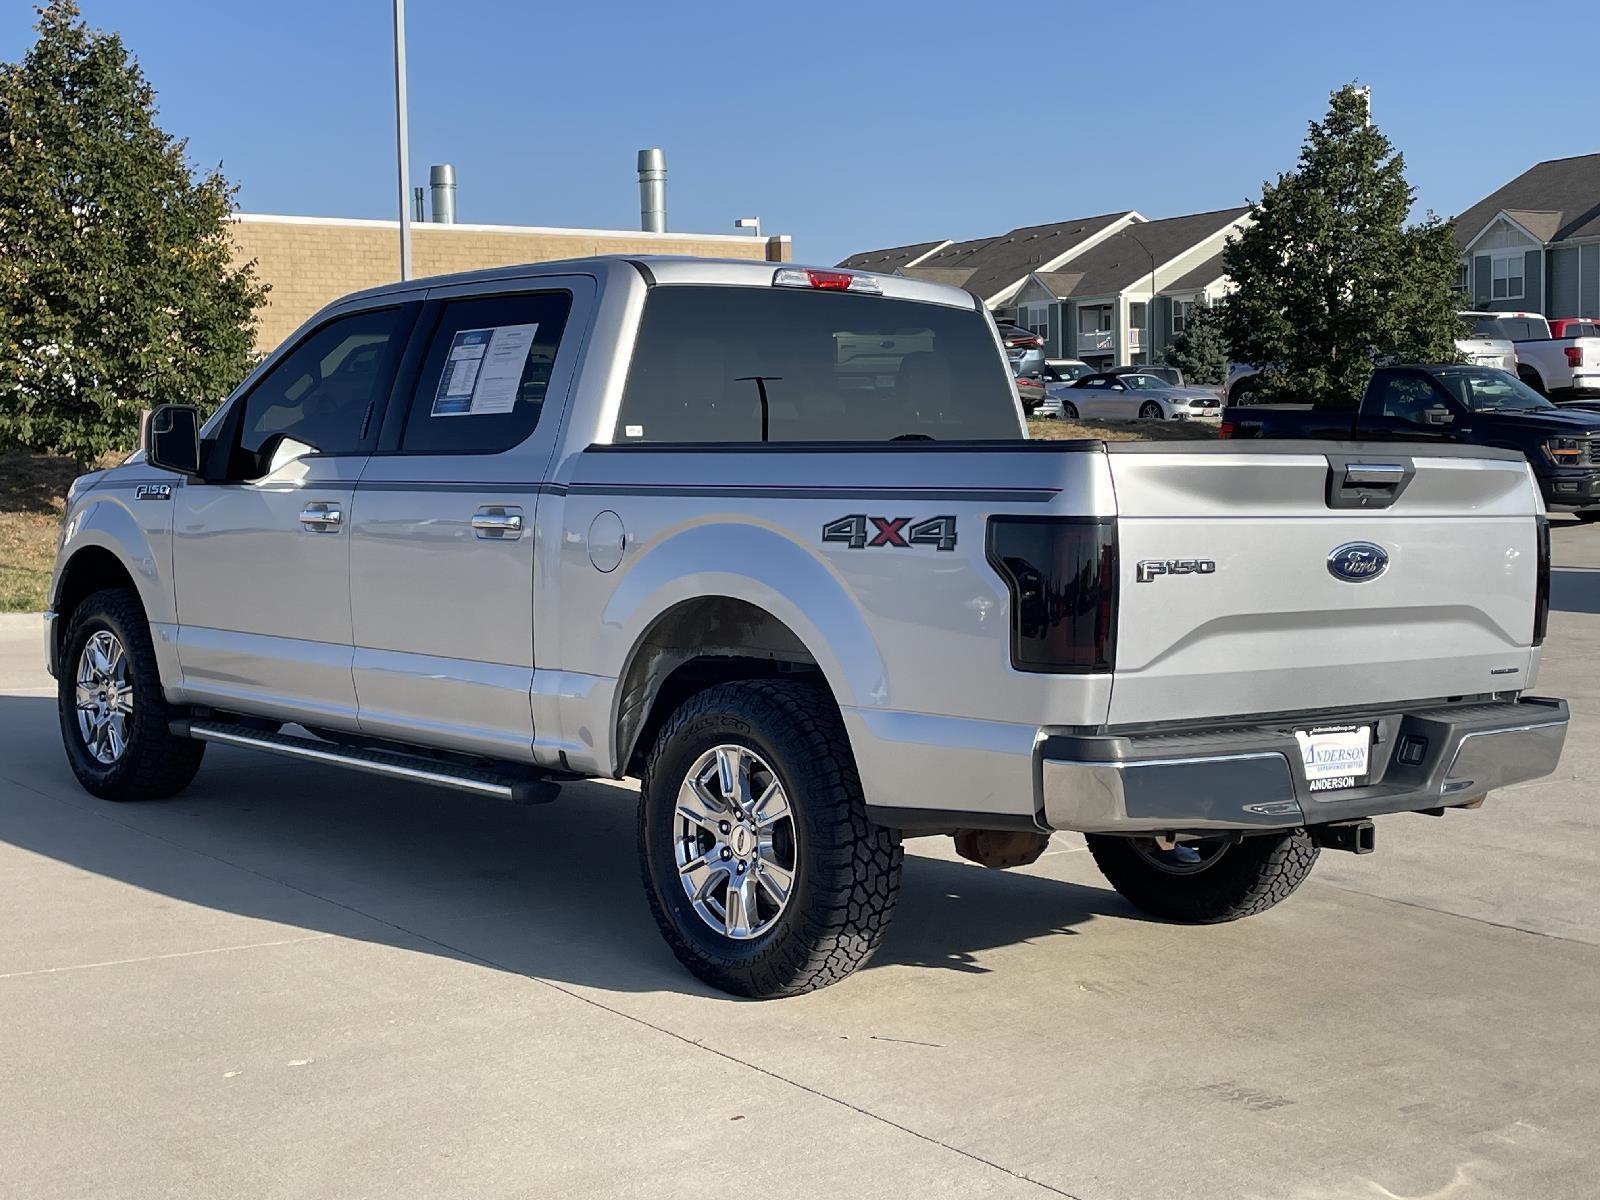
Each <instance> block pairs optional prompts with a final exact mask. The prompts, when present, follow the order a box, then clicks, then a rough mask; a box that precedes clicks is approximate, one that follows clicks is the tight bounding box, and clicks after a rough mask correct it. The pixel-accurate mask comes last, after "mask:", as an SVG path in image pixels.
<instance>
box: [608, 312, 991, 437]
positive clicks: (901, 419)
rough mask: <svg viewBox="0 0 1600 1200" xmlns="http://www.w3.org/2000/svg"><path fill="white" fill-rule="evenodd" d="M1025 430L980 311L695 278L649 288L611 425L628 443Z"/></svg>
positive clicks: (969, 434)
mask: <svg viewBox="0 0 1600 1200" xmlns="http://www.w3.org/2000/svg"><path fill="white" fill-rule="evenodd" d="M1022 436H1023V432H1022V425H1021V421H1020V419H1019V416H1018V409H1017V398H1016V393H1015V392H1014V391H1013V390H1012V383H1011V374H1010V372H1009V371H1008V370H1007V369H1006V362H1005V359H1004V358H1002V357H1001V356H1000V354H999V352H998V351H997V350H996V348H995V344H994V333H993V330H992V327H991V326H990V325H989V324H988V317H987V315H986V314H984V313H982V312H981V311H977V310H975V309H970V308H954V307H951V306H949V305H944V304H928V303H918V302H914V301H910V300H890V299H885V298H883V297H878V296H865V295H856V294H851V293H844V294H841V293H839V292H819V291H812V290H810V289H802V288H782V287H711V286H701V285H692V286H688V285H675V286H661V287H655V288H652V289H651V290H650V295H649V298H648V299H647V300H646V301H645V306H644V314H643V316H642V317H641V318H640V325H639V337H638V341H637V343H636V344H635V347H634V352H633V365H632V366H631V367H630V368H629V371H628V382H627V385H626V387H625V389H624V391H623V395H622V411H621V414H620V415H619V417H618V419H617V427H616V434H615V437H616V441H617V442H619V443H622V444H628V443H641V442H656V443H660V442H874V441H891V440H894V439H907V440H911V439H915V440H923V439H937V440H940V441H944V440H948V439H959V440H993V439H1006V440H1017V439H1020V438H1021V437H1022Z"/></svg>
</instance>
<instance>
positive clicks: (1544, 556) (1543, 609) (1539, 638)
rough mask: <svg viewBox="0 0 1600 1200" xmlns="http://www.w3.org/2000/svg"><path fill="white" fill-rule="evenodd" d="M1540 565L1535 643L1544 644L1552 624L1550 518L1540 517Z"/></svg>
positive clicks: (1534, 615)
mask: <svg viewBox="0 0 1600 1200" xmlns="http://www.w3.org/2000/svg"><path fill="white" fill-rule="evenodd" d="M1538 537H1539V567H1538V577H1537V580H1536V582H1535V583H1534V586H1533V644H1534V645H1535V646H1542V645H1544V634H1545V629H1546V628H1547V627H1548V626H1549V624H1550V519H1549V518H1548V517H1540V518H1539V534H1538Z"/></svg>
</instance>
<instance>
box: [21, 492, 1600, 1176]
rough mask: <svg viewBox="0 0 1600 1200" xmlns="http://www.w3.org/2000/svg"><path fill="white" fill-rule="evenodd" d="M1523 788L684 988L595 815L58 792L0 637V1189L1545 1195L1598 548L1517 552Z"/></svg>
mask: <svg viewBox="0 0 1600 1200" xmlns="http://www.w3.org/2000/svg"><path fill="white" fill-rule="evenodd" d="M1555 541H1556V556H1557V563H1558V566H1559V569H1558V571H1557V575H1556V580H1555V589H1554V595H1555V602H1556V608H1557V611H1556V612H1555V614H1554V616H1553V619H1552V633H1551V638H1550V643H1549V646H1548V648H1547V651H1546V656H1545V673H1544V677H1543V679H1542V680H1541V683H1540V690H1543V691H1546V692H1549V693H1552V694H1556V695H1564V696H1567V697H1569V698H1570V699H1571V700H1572V703H1573V708H1574V725H1573V730H1572V734H1571V737H1570V740H1569V743H1568V751H1567V756H1566V759H1565V761H1564V763H1563V765H1562V768H1561V771H1560V773H1559V775H1558V777H1557V778H1554V779H1552V780H1548V781H1542V782H1539V783H1535V784H1529V785H1525V786H1523V787H1520V788H1516V789H1513V790H1511V791H1509V792H1507V793H1505V794H1502V795H1500V796H1497V797H1495V798H1494V799H1492V800H1491V801H1490V803H1489V804H1488V805H1487V806H1486V807H1485V808H1484V809H1483V810H1482V811H1480V812H1477V813H1452V814H1451V815H1449V816H1447V817H1445V818H1442V819H1431V818H1425V817H1415V816H1397V817H1390V818H1385V819H1383V820H1382V821H1380V822H1379V839H1378V841H1379V852H1378V853H1377V854H1376V855H1373V856H1370V857H1364V858H1355V857H1353V856H1349V855H1333V854H1327V855H1324V856H1323V858H1322V861H1321V863H1320V865H1319V867H1318V869H1317V872H1316V874H1315V875H1314V876H1313V877H1312V879H1311V881H1310V882H1308V883H1307V885H1306V886H1305V887H1304V888H1302V889H1301V891H1300V892H1299V893H1298V894H1297V895H1296V896H1295V897H1293V898H1292V899H1291V900H1290V901H1289V902H1287V903H1286V904H1284V905H1282V906H1280V907H1279V908H1278V909H1275V910H1274V911H1272V912H1270V913H1268V914H1266V915H1264V916H1262V917H1259V918H1255V919H1252V920H1248V921H1244V922H1240V923H1237V924H1234V925H1230V926H1223V927H1218V928H1208V929H1188V928H1179V927H1174V926H1167V925H1162V924H1158V923H1155V922H1152V921H1147V920H1143V919H1140V918H1139V917H1138V916H1136V915H1135V914H1134V913H1133V912H1132V911H1131V910H1130V909H1129V908H1128V907H1127V906H1126V905H1124V904H1123V903H1122V902H1121V900H1120V899H1119V898H1118V897H1117V896H1116V895H1115V894H1114V893H1112V892H1111V891H1109V890H1108V889H1107V888H1106V887H1105V885H1104V884H1103V882H1102V881H1101V880H1100V878H1099V876H1098V874H1097V873H1096V872H1095V870H1094V867H1093V864H1092V863H1091V862H1090V861H1089V860H1088V856H1087V855H1086V854H1085V853H1083V850H1082V842H1081V839H1078V838H1073V837H1058V838H1057V839H1056V840H1055V841H1054V843H1053V844H1052V847H1051V850H1050V852H1049V853H1048V854H1047V855H1046V857H1045V858H1043V859H1042V860H1041V861H1040V862H1039V863H1038V864H1036V865H1035V866H1033V867H1031V868H1027V869H1024V870H1021V871H1015V872H986V871H984V870H982V869H980V868H977V867H974V866H969V865H967V864H965V863H962V862H960V861H959V860H956V859H955V858H954V856H953V855H952V854H951V853H949V852H948V850H947V849H946V847H945V843H943V842H942V841H934V840H926V841H917V842H913V843H911V844H910V850H911V853H910V854H909V855H908V859H907V870H906V879H905V887H904V891H903V893H902V898H901V902H900V908H899V912H898V914H897V916H896V920H895V924H894V927H893V929H892V931H891V934H890V936H889V939H888V941H887V943H886V945H885V946H884V949H883V952H882V953H881V955H880V956H879V958H878V959H877V960H876V961H875V963H874V964H873V965H872V966H870V967H869V968H868V969H866V970H864V971H862V972H860V973H859V974H858V975H856V976H855V977H854V978H852V979H851V980H849V981H847V982H845V983H844V984H842V985H840V986H837V987H834V988H831V989H828V990H826V991H824V992H821V993H818V994H816V995H812V996H807V997H803V998H800V999H797V1000H792V1001H785V1002H780V1003H769V1004H751V1003H741V1002H737V1001H734V1000H731V999H728V998H726V997H723V996H720V995H717V994H713V993H711V992H709V991H707V990H705V989H704V988H702V987H700V986H699V985H697V984H696V983H695V982H694V981H693V980H692V979H691V978H690V977H688V976H687V975H685V974H684V973H683V972H682V971H681V970H680V969H679V967H678V966H677V964H676V963H675V962H674V961H673V960H672V958H671V956H670V954H669V953H668V952H667V950H666V949H665V947H664V945H663V944H662V943H661V941H660V939H659V938H658V936H657V934H656V932H655V929H654V926H653V925H652V923H651V921H650V917H649V914H648V911H647V909H646V907H645V903H644V900H643V897H642V895H641V893H640V888H639V883H638V874H637V868H636V865H635V861H634V849H633V834H632V822H633V802H634V793H633V790H632V789H631V788H629V787H624V786H613V785H607V784H584V785H579V786H575V787H571V788H569V789H567V791H566V793H565V794H564V795H563V798H562V799H561V801H559V802H558V803H557V804H555V805H551V806H547V807H544V808H537V809H518V808H513V807H510V806H499V805H495V804H492V803H485V802H476V801H470V800H463V799H461V798H459V797H456V796H454V795H453V794H450V793H445V792H437V791H429V790H426V789H422V788H415V787H410V786H404V785H399V784H390V783H382V782H375V781H372V780H369V779H366V778H363V777H356V776H350V775H345V774H342V773H338V772H333V771H328V770H323V769H318V768H312V767H307V766H302V765H298V764H291V763H287V762H284V761H281V760H276V759H272V758H268V757H263V756H258V755H253V754H246V753H242V752H228V751H224V750H221V749H220V748H218V747H212V748H211V750H210V751H209V753H208V757H207V762H206V767H205V769H204V770H203V771H202V773H201V775H200V777H199V779H198V781H197V782H196V784H195V786H194V787H193V788H191V789H190V790H189V791H188V792H187V793H185V794H184V795H183V796H181V797H179V798H177V799H174V800H171V801H166V802H162V803H157V804H146V805H127V806H117V805H109V804H105V803H102V802H99V801H95V800H93V799H91V798H90V797H88V796H86V795H85V794H83V793H82V792H81V791H79V790H78V788H77V787H76V785H75V784H74V783H73V781H72V778H71V775H70V774H69V773H68V771H67V768H66V764H65V762H64V760H63V758H62V754H61V750H60V747H59V744H58V738H57V734H56V729H55V715H54V703H53V699H52V694H51V689H50V686H49V684H50V681H49V680H48V678H47V677H46V676H45V675H44V673H43V671H42V670H40V669H39V667H38V664H37V657H38V655H37V649H36V647H37V642H38V638H37V633H36V631H35V630H34V629H33V628H32V627H31V626H30V624H29V623H28V622H26V621H19V620H8V621H7V623H6V624H5V625H4V626H3V627H0V692H3V693H4V694H0V912H3V913H4V914H5V920H4V921H0V1195H3V1196H12V1195H15V1196H18V1197H28V1198H29V1200H45V1198H54V1197H74V1198H77V1197H86V1196H104V1197H117V1198H119V1200H123V1198H129V1197H144V1196H158V1195H160V1196H205V1197H252V1198H255V1197H357V1196H372V1197H380V1196H381V1197H396V1196H427V1197H455V1196H460V1197H474V1198H481V1197H501V1196H505V1197H512V1196H515V1197H544V1196H566V1195H579V1194H583V1195H588V1196H607V1197H609V1196H639V1197H652V1198H655V1197H670V1196H684V1197H699V1196H705V1195H715V1194H720V1193H725V1192H727V1191H730V1190H734V1189H749V1191H750V1192H751V1193H752V1194H756V1195H762V1196H771V1197H789V1196H830V1197H835V1196H837V1197H854V1196H884V1195H899V1194H905V1195H916V1196H919V1197H945V1196H948V1197H969V1196H990V1195H994V1196H1008V1197H1009V1196H1016V1197H1028V1196H1050V1195H1066V1196H1072V1197H1078V1198H1079V1200H1113V1198H1120V1200H1164V1198H1169V1197H1170V1198H1173V1200H1178V1198H1186V1200H1187V1198H1204V1200H1209V1198H1213V1197H1214V1198H1217V1200H1342V1198H1345V1197H1350V1198H1362V1200H1387V1198H1394V1197H1412V1198H1418V1200H1420V1198H1422V1197H1429V1198H1433V1200H1446V1198H1448V1200H1479V1198H1485V1200H1487V1198H1491V1197H1493V1198H1496V1200H1499V1198H1512V1200H1520V1198H1523V1197H1526V1198H1528V1200H1565V1198H1573V1200H1576V1198H1579V1197H1591V1196H1593V1195H1594V1194H1595V1190H1596V1189H1595V1183H1594V1180H1595V1179H1596V1177H1597V1174H1600V1150H1597V1146H1600V1049H1597V1045H1600V1043H1597V1038H1596V1035H1597V1034H1600V903H1597V902H1600V879H1597V866H1600V818H1597V816H1596V813H1595V808H1594V798H1595V781H1596V777H1597V775H1600V736H1597V734H1600V678H1597V675H1600V530H1597V529H1588V528H1580V527H1578V526H1576V525H1575V524H1571V523H1562V524H1561V525H1560V526H1559V527H1558V529H1557V531H1556V537H1555Z"/></svg>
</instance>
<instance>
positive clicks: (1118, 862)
mask: <svg viewBox="0 0 1600 1200" xmlns="http://www.w3.org/2000/svg"><path fill="white" fill-rule="evenodd" d="M1086 840H1087V841H1088V843H1089V853H1090V854H1092V855H1093V856H1094V861H1095V865H1096V866H1098V867H1099V868H1100V872H1101V874H1103V875H1104V876H1105V877H1106V879H1107V881H1108V882H1109V883H1110V884H1111V886H1112V887H1114V888H1116V889H1117V891H1118V892H1120V893H1121V894H1122V896H1123V897H1124V898H1126V899H1127V900H1128V901H1130V902H1131V903H1132V904H1133V905H1134V906H1135V907H1137V908H1141V909H1143V910H1144V911H1145V912H1147V913H1149V914H1151V915H1152V916H1156V917H1161V918H1162V919H1164V920H1168V921H1182V922H1185V923H1188V924H1196V925H1214V924H1218V923H1220V922H1223V921H1237V920H1238V919H1239V918H1240V917H1250V916H1254V915H1255V914H1256V913H1261V912H1266V910H1267V909H1269V908H1271V907H1272V906H1273V905H1274V904H1277V903H1278V902H1279V901H1280V900H1284V899H1287V898H1288V896H1289V894H1290V893H1291V892H1293V891H1294V890H1295V888H1297V887H1299V886H1300V885H1301V884H1302V883H1304V882H1305V878H1306V876H1307V875H1309V874H1311V868H1312V867H1313V866H1315V865H1316V861H1317V855H1318V853H1320V852H1319V851H1318V849H1317V847H1316V846H1315V845H1314V844H1313V843H1312V841H1311V838H1310V836H1309V835H1308V834H1307V833H1306V832H1305V831H1304V830H1295V831H1293V832H1290V833H1277V834H1261V835H1258V836H1254V837H1247V838H1244V839H1242V840H1241V841H1238V842H1233V841H1229V840H1228V839H1226V838H1207V839H1205V840H1202V841H1194V842H1179V843H1177V844H1176V845H1174V846H1168V847H1163V846H1162V845H1161V844H1160V843H1159V842H1157V841H1156V839H1154V838H1136V837H1111V836H1108V835H1106V834H1089V835H1087V838H1086Z"/></svg>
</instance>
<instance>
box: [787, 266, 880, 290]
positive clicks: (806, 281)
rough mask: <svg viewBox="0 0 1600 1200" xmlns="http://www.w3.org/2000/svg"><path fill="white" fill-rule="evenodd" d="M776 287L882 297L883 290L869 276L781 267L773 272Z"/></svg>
mask: <svg viewBox="0 0 1600 1200" xmlns="http://www.w3.org/2000/svg"><path fill="white" fill-rule="evenodd" d="M772 283H773V286H774V287H800V288H816V289H817V290H818V291H823V292H869V293H871V294H872V295H874V296H876V295H880V294H881V293H882V292H883V289H882V288H881V287H879V286H878V281H877V280H876V279H873V278H872V277H871V276H868V275H856V274H853V273H852V272H850V271H819V270H818V269H817V268H815V267H780V268H779V269H778V270H777V271H775V272H773V275H772Z"/></svg>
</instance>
